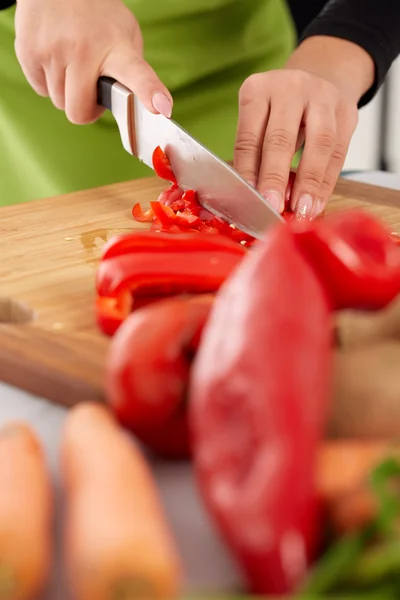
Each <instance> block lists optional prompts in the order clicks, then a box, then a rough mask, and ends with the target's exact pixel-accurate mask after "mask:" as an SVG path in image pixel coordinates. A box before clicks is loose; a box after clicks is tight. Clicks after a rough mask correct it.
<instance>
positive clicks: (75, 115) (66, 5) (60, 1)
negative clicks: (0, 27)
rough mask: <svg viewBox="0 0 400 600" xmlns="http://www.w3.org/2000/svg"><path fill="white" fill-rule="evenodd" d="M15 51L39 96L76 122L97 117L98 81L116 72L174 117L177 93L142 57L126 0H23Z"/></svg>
mask: <svg viewBox="0 0 400 600" xmlns="http://www.w3.org/2000/svg"><path fill="white" fill-rule="evenodd" d="M15 29H16V41H15V50H16V54H17V58H18V60H19V62H20V64H21V67H22V70H23V72H24V74H25V76H26V78H27V80H28V82H29V83H30V85H31V86H32V88H33V89H34V90H35V91H36V92H37V93H38V94H39V95H40V96H50V98H51V100H52V102H53V104H54V105H55V106H56V107H57V108H58V109H60V110H65V112H66V115H67V117H68V119H69V120H70V121H71V122H72V123H77V124H84V123H90V122H93V121H95V120H96V119H98V118H99V117H100V115H101V114H102V113H103V112H104V109H103V108H101V107H99V106H98V105H97V80H98V78H99V77H100V76H101V75H108V76H110V77H114V78H115V79H117V80H118V81H119V82H120V83H122V84H123V85H125V86H126V87H128V88H129V89H131V90H132V91H133V92H134V93H135V94H137V96H138V97H139V99H140V100H141V101H142V102H143V104H144V105H145V106H146V107H147V108H148V109H149V110H151V111H152V112H159V113H162V114H164V115H165V116H166V117H170V116H171V111H172V98H171V94H170V93H169V91H168V90H167V88H166V87H165V86H164V85H163V84H162V83H161V81H160V80H159V78H158V77H157V75H156V73H155V72H154V71H153V69H152V68H151V67H150V65H148V63H147V62H146V61H145V60H144V59H143V41H142V35H141V32H140V28H139V25H138V23H137V21H136V19H135V17H134V16H133V14H132V13H131V12H130V11H129V10H128V8H126V6H125V5H124V4H123V3H122V2H121V0H67V1H65V0H18V3H17V10H16V18H15Z"/></svg>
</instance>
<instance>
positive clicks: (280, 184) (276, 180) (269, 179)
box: [260, 171, 287, 190]
mask: <svg viewBox="0 0 400 600" xmlns="http://www.w3.org/2000/svg"><path fill="white" fill-rule="evenodd" d="M260 179H261V181H260V186H261V187H262V188H263V187H271V188H273V189H277V190H283V189H284V188H285V186H286V179H287V177H285V175H284V174H283V173H279V172H277V171H274V172H271V171H265V172H264V173H263V174H262V176H261V178H260Z"/></svg>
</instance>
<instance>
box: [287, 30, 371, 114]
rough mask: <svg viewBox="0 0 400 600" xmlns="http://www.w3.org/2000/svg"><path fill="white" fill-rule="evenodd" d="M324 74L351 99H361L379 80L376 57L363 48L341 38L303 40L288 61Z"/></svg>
mask: <svg viewBox="0 0 400 600" xmlns="http://www.w3.org/2000/svg"><path fill="white" fill-rule="evenodd" d="M285 68H286V69H300V70H303V71H307V72H308V73H311V74H312V75H316V76H318V77H322V78H323V79H326V80H327V81H330V82H331V83H332V84H333V85H335V86H336V87H337V88H338V89H339V90H340V91H341V92H342V93H343V94H344V95H346V96H347V97H348V98H349V100H351V101H355V102H356V103H358V101H359V100H360V99H361V98H362V96H363V95H364V94H365V93H366V92H367V91H368V90H369V89H370V88H371V86H372V85H373V83H374V80H375V65H374V61H373V59H372V57H371V56H370V55H369V54H368V52H366V51H365V50H364V49H363V48H361V47H360V46H358V45H357V44H354V43H353V42H349V41H348V40H343V39H340V38H335V37H330V36H313V37H310V38H307V39H306V40H304V42H302V43H301V44H300V45H299V46H298V48H297V49H296V50H295V51H294V52H293V54H292V55H291V57H290V58H289V60H288V62H287V63H286V65H285Z"/></svg>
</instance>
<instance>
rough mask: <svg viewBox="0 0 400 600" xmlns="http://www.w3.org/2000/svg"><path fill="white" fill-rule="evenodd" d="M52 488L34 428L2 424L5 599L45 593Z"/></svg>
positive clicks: (27, 599)
mask: <svg viewBox="0 0 400 600" xmlns="http://www.w3.org/2000/svg"><path fill="white" fill-rule="evenodd" d="M52 517H53V506H52V490H51V482H50V476H49V473H48V471H47V465H46V459H45V455H44V452H43V450H42V447H41V445H40V443H39V441H38V439H37V437H36V435H35V434H34V433H33V432H32V430H31V429H30V427H29V426H28V425H26V424H24V423H19V422H15V423H13V422H11V423H9V424H8V425H6V426H4V427H2V428H1V429H0V598H2V599H3V598H4V600H32V599H33V598H37V597H41V594H42V593H43V592H44V588H45V585H46V583H47V580H48V578H49V576H50V569H51V563H52V549H51V544H52Z"/></svg>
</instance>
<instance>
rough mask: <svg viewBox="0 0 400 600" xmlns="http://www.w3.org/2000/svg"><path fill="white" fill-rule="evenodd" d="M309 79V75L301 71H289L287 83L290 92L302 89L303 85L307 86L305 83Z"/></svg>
mask: <svg viewBox="0 0 400 600" xmlns="http://www.w3.org/2000/svg"><path fill="white" fill-rule="evenodd" d="M310 77H311V76H310V75H309V73H306V72H305V71H301V70H300V69H295V70H293V71H291V75H290V83H289V86H290V89H291V91H293V90H299V89H300V88H303V87H304V85H305V84H307V82H308V81H309V80H310Z"/></svg>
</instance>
